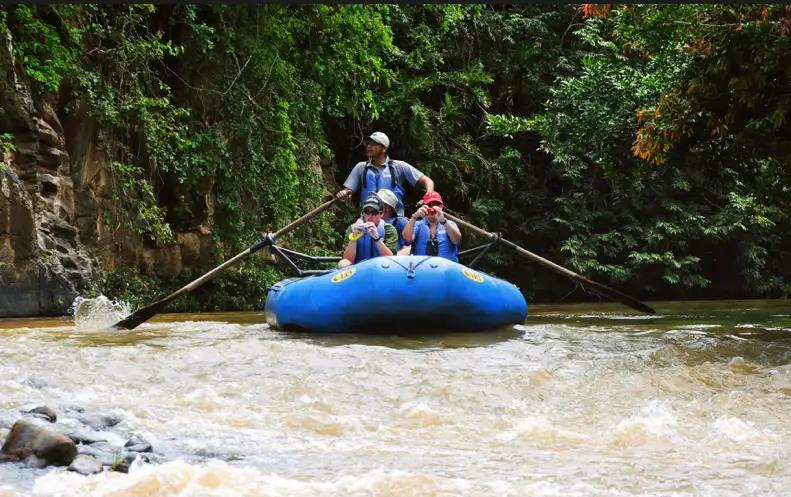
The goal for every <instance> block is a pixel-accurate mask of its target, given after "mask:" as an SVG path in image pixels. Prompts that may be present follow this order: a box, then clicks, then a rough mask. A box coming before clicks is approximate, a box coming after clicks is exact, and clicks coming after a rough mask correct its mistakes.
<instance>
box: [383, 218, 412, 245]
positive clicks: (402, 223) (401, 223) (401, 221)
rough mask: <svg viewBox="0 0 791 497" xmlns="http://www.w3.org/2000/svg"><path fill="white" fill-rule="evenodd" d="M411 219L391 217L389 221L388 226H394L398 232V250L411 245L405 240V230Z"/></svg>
mask: <svg viewBox="0 0 791 497" xmlns="http://www.w3.org/2000/svg"><path fill="white" fill-rule="evenodd" d="M408 222H409V219H407V218H405V217H404V216H397V217H391V218H390V219H388V220H387V224H392V225H393V226H394V227H395V229H396V231H397V232H398V245H397V247H396V250H401V247H403V246H404V245H411V244H408V243H407V242H406V240H404V228H406V225H407V223H408Z"/></svg>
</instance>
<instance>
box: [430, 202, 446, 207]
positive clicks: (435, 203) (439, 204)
mask: <svg viewBox="0 0 791 497" xmlns="http://www.w3.org/2000/svg"><path fill="white" fill-rule="evenodd" d="M426 205H428V206H429V207H442V202H437V201H434V202H429V203H428V204H426Z"/></svg>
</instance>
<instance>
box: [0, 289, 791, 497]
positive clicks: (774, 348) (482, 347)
mask: <svg viewBox="0 0 791 497" xmlns="http://www.w3.org/2000/svg"><path fill="white" fill-rule="evenodd" d="M652 305H653V306H654V307H655V308H656V309H657V314H656V315H652V316H646V315H637V314H633V313H631V312H630V310H629V309H627V308H624V307H623V306H620V305H617V304H610V303H601V304H586V305H563V306H549V305H534V306H531V307H530V315H529V317H528V321H527V323H526V324H525V325H524V326H517V327H514V328H511V329H508V330H500V331H496V332H490V333H483V334H476V335H445V336H427V337H411V338H399V337H382V336H375V337H372V336H368V337H366V336H337V337H318V336H305V335H289V334H281V333H278V332H275V331H273V330H270V329H269V328H268V327H267V326H266V325H265V324H261V323H263V322H264V316H263V315H262V314H261V313H229V314H196V315H184V314H180V315H163V316H157V317H156V318H155V319H153V320H152V321H150V322H148V323H145V324H143V325H141V326H140V327H138V328H137V329H135V330H132V331H113V332H110V331H107V330H106V329H102V328H101V327H91V326H80V325H81V324H84V323H77V324H78V326H75V323H74V321H73V320H70V319H67V318H59V319H14V320H0V342H1V343H2V347H0V418H5V419H7V420H8V419H10V420H11V421H13V419H16V418H18V417H19V416H20V414H19V413H20V410H22V409H24V408H29V407H31V406H36V405H42V404H45V405H48V406H50V407H51V408H53V409H55V410H56V411H59V410H62V409H67V408H68V406H74V405H79V406H82V407H84V408H85V409H86V410H93V411H101V412H111V413H114V414H115V415H117V416H119V417H120V418H121V419H122V420H123V421H122V422H121V424H120V425H119V426H118V427H116V428H118V429H121V430H130V431H135V432H137V433H141V434H143V435H144V436H145V437H146V438H147V439H148V440H149V441H150V442H151V443H152V444H153V445H154V448H155V451H157V452H159V453H160V454H162V455H163V456H164V458H163V461H162V462H160V463H156V464H148V463H142V462H138V463H135V464H133V466H132V468H131V470H130V472H129V474H122V473H116V472H104V473H102V474H98V475H92V476H89V477H84V476H81V475H78V474H76V473H69V472H66V471H65V470H64V469H62V468H47V469H43V470H37V469H26V468H21V467H19V466H18V465H9V464H5V465H0V496H3V497H5V496H11V495H20V496H21V495H36V496H38V495H42V496H43V495H64V496H83V495H85V496H113V497H120V496H175V495H178V496H221V495H222V496H226V495H227V496H248V495H249V496H253V495H256V496H257V495H278V496H280V495H282V496H350V495H354V496H356V495H361V496H362V495H377V496H385V495H388V496H389V495H392V496H396V495H398V496H412V495H420V496H423V495H425V496H429V495H442V496H450V495H475V496H478V495H480V496H637V495H639V496H648V495H651V496H718V497H726V496H741V495H787V494H788V492H789V490H788V489H789V488H791V460H790V459H789V457H788V456H789V451H790V450H791V302H789V301H783V300H780V301H728V302H724V301H720V302H684V303H654V304H652ZM6 431H7V430H6Z"/></svg>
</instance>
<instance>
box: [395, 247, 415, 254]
mask: <svg viewBox="0 0 791 497" xmlns="http://www.w3.org/2000/svg"><path fill="white" fill-rule="evenodd" d="M411 253H412V245H404V246H403V247H401V248H400V249H398V253H397V254H396V255H409V254H411Z"/></svg>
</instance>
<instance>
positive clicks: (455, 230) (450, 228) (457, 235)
mask: <svg viewBox="0 0 791 497" xmlns="http://www.w3.org/2000/svg"><path fill="white" fill-rule="evenodd" d="M445 232H446V233H447V234H448V239H449V240H450V242H451V243H452V244H453V245H458V244H459V242H460V241H461V231H460V230H459V227H458V226H456V225H455V224H452V223H448V222H446V223H445Z"/></svg>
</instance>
